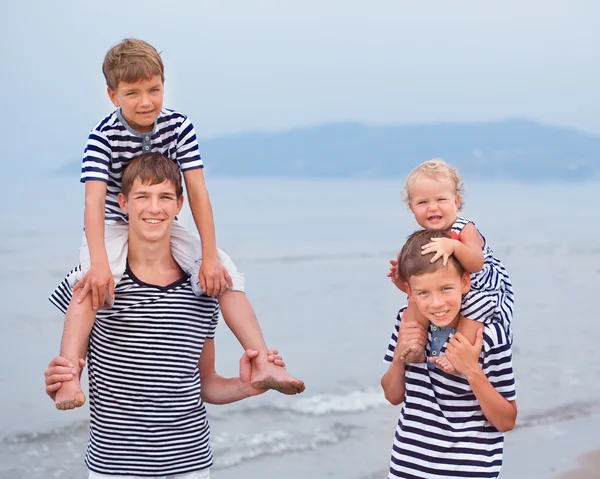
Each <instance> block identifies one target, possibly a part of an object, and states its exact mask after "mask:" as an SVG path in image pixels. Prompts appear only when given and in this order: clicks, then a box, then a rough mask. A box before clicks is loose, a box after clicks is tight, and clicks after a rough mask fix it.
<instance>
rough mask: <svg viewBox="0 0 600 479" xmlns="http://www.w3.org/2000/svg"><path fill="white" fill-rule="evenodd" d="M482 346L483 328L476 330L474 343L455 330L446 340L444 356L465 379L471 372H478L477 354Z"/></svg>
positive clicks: (478, 354)
mask: <svg viewBox="0 0 600 479" xmlns="http://www.w3.org/2000/svg"><path fill="white" fill-rule="evenodd" d="M482 346H483V329H480V330H479V331H478V332H477V336H476V338H475V344H471V343H470V342H469V340H468V339H467V338H465V336H463V335H462V334H461V333H459V332H456V334H455V335H454V336H452V337H451V338H450V340H449V341H448V345H447V346H446V356H448V360H449V361H450V362H451V363H452V365H453V366H454V369H456V371H457V372H458V373H459V374H462V375H463V376H465V377H466V378H467V379H468V378H469V377H470V376H472V375H473V374H478V373H480V372H481V371H482V370H481V367H480V366H479V356H480V355H481V348H482Z"/></svg>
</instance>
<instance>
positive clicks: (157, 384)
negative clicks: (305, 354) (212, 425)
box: [50, 268, 219, 477]
mask: <svg viewBox="0 0 600 479" xmlns="http://www.w3.org/2000/svg"><path fill="white" fill-rule="evenodd" d="M71 296H72V291H71V289H70V288H69V286H68V284H67V282H66V280H65V281H63V282H62V283H61V284H60V285H59V287H58V288H57V289H56V290H55V291H54V293H53V294H52V296H51V298H50V301H51V302H52V303H54V304H55V305H56V306H57V307H58V308H59V309H60V310H61V311H63V312H65V311H66V309H67V307H68V305H69V301H70V300H71ZM218 313H219V307H218V303H217V300H216V299H215V298H210V297H208V296H201V297H200V298H198V297H197V296H195V295H194V293H193V292H192V288H191V285H190V282H189V278H187V277H183V278H181V279H179V280H178V281H175V282H174V283H172V284H170V285H168V286H165V287H159V286H153V285H150V284H146V283H143V282H142V281H140V280H138V279H137V278H136V277H135V276H134V274H133V273H132V272H131V270H130V269H129V268H127V270H126V272H125V275H124V276H123V279H122V280H121V281H120V282H119V284H118V285H117V287H116V288H115V304H114V306H113V308H112V309H110V310H100V311H98V313H97V316H96V320H95V322H94V327H93V329H92V332H91V335H90V343H89V348H88V363H87V364H88V368H89V371H88V373H89V404H90V435H89V441H88V446H87V453H86V457H85V462H86V464H87V466H88V468H89V469H90V470H91V471H94V472H96V473H99V474H113V475H131V476H148V477H151V476H165V475H169V476H170V475H173V474H185V473H190V472H193V471H199V470H202V469H206V468H208V467H210V466H211V465H212V463H213V457H212V452H211V448H210V443H209V435H210V431H209V425H208V420H207V416H206V410H205V407H204V403H203V402H202V399H201V398H200V388H201V385H200V375H199V372H198V360H199V358H200V353H201V352H202V348H203V346H204V341H205V340H206V339H207V338H213V337H214V335H215V328H216V326H217V320H218Z"/></svg>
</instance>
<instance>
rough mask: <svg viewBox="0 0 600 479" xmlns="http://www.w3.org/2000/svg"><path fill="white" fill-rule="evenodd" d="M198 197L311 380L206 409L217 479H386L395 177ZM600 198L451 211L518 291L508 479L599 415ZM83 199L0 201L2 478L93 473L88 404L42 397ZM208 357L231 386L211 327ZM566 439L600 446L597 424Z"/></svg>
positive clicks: (497, 203)
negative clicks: (57, 403)
mask: <svg viewBox="0 0 600 479" xmlns="http://www.w3.org/2000/svg"><path fill="white" fill-rule="evenodd" d="M208 185H209V192H210V195H211V199H212V203H213V209H214V213H215V218H216V220H215V224H216V231H217V241H218V244H219V246H220V247H221V248H222V249H223V250H225V251H226V252H227V253H228V254H229V255H230V256H231V257H232V258H233V259H234V260H235V262H236V264H237V265H238V268H239V269H240V270H242V271H243V272H244V273H245V275H246V284H247V294H248V297H249V299H250V301H251V303H252V305H253V307H254V308H255V310H256V313H257V316H258V318H259V322H260V325H261V327H262V329H263V333H264V336H265V338H266V340H267V343H268V345H269V346H270V347H276V348H278V349H279V350H280V352H281V354H282V355H283V357H284V360H285V362H286V363H287V366H288V370H289V371H290V373H292V374H293V375H295V376H296V377H298V378H301V379H303V380H304V381H305V383H306V391H305V392H304V393H303V394H301V395H298V396H294V397H288V396H283V395H280V394H278V393H275V392H268V393H266V394H263V395H261V396H258V397H255V398H251V399H247V400H244V401H241V402H239V403H235V404H231V405H226V406H209V407H208V411H209V418H210V424H211V429H212V439H211V441H212V446H213V452H214V456H215V465H214V468H213V470H212V475H213V477H215V478H216V479H233V478H239V477H250V478H254V477H261V478H266V479H270V478H281V477H285V478H287V479H299V478H305V477H312V478H315V479H320V478H332V479H342V478H344V479H383V478H385V477H386V475H387V469H388V462H389V456H390V451H391V444H392V438H393V434H394V429H395V426H396V422H397V418H398V414H399V411H400V409H399V407H394V406H391V405H389V404H387V403H386V401H385V399H384V397H383V393H382V391H381V388H380V386H379V381H380V378H381V376H382V374H383V373H384V372H385V370H386V366H385V364H384V363H383V355H384V352H385V350H386V347H387V344H388V340H389V336H390V334H391V332H392V328H393V326H394V320H395V317H396V313H397V311H398V308H399V307H400V306H402V305H403V304H404V303H405V299H406V298H405V296H404V294H403V293H401V292H400V291H398V290H397V289H396V288H395V287H394V286H393V285H392V284H391V282H390V281H389V280H388V278H386V273H387V271H388V267H389V263H388V260H389V259H391V258H393V257H394V256H395V254H396V252H397V251H398V250H399V248H400V247H401V246H402V244H403V241H404V239H405V238H406V236H407V235H408V234H410V233H411V232H412V231H414V230H415V229H417V225H416V223H415V221H414V218H413V217H412V215H411V214H410V212H409V211H408V210H407V208H406V206H405V205H404V204H403V203H402V201H401V188H402V179H401V178H391V179H382V180H379V179H278V178H270V179H232V178H212V177H210V176H209V178H208ZM598 191H600V183H598V182H580V183H571V182H560V181H557V182H552V183H550V182H543V183H542V182H537V183H536V182H510V181H477V180H474V181H467V184H466V196H465V209H464V211H463V215H464V216H466V217H468V218H470V219H472V220H473V221H474V222H475V223H476V225H477V227H478V228H479V229H480V231H481V232H482V234H483V235H484V236H485V237H486V239H487V241H488V243H489V244H490V246H491V247H492V248H493V249H494V251H495V252H496V255H497V256H498V257H499V258H500V259H501V260H502V261H503V262H504V264H505V266H506V268H507V270H508V272H509V274H510V276H511V278H512V281H513V285H514V289H515V293H516V304H515V317H514V322H513V325H514V336H515V340H514V348H513V351H514V368H515V374H516V378H517V391H518V399H517V403H518V408H519V418H518V422H517V428H516V429H515V430H514V431H511V432H509V433H508V434H507V448H506V454H505V464H506V467H507V468H509V470H510V471H511V472H510V475H507V476H506V477H510V478H516V479H519V478H520V477H523V478H528V479H529V478H532V477H534V475H532V474H531V472H526V471H528V470H529V469H528V464H527V460H526V459H525V458H523V455H522V454H521V455H519V453H518V452H519V451H520V450H523V448H525V447H530V448H531V447H532V446H531V445H532V444H533V445H534V446H535V444H536V441H537V439H536V438H535V436H534V437H533V439H532V433H531V432H528V431H535V430H538V429H539V428H540V427H545V428H553V427H555V425H559V424H561V422H563V421H567V420H571V421H572V420H574V419H575V420H580V421H583V422H584V423H585V421H586V419H585V418H587V417H593V416H594V415H596V414H598V413H599V412H600V381H599V380H598V378H600V354H598V351H597V349H596V346H597V345H598V339H597V338H596V330H598V331H600V327H599V324H600V322H599V321H600V314H599V313H598V308H599V302H598V298H599V294H600V293H599V286H600V241H599V239H598V238H599V237H600V208H598V205H599V204H600V203H599V200H598V194H597V192H598ZM83 200H84V191H83V186H81V185H80V184H79V183H78V182H77V178H66V177H53V176H49V177H47V178H30V180H29V182H28V183H27V184H26V185H25V184H20V183H19V182H12V183H10V184H9V183H7V182H6V181H5V182H3V183H2V188H0V214H1V217H2V224H3V226H2V228H1V231H2V233H1V234H0V264H1V268H0V298H1V301H0V331H1V335H0V365H1V366H0V388H1V389H0V391H1V392H2V394H0V478H3V479H4V478H6V479H9V478H10V479H13V478H19V479H20V478H23V479H37V478H64V479H71V478H73V479H75V478H85V477H87V474H86V467H85V464H84V462H83V457H84V454H85V448H86V441H87V433H88V422H87V417H88V410H87V407H83V408H80V409H78V410H75V411H67V412H63V411H57V410H56V409H55V408H54V405H53V403H52V401H50V399H49V398H48V397H47V396H46V395H45V392H44V370H45V368H46V366H47V364H48V362H49V361H50V360H51V359H52V358H53V357H54V356H55V355H56V354H57V353H58V351H59V345H60V336H61V331H62V321H63V317H62V316H61V314H60V313H59V312H58V311H57V310H55V309H54V307H53V306H52V305H51V304H50V303H49V302H48V299H47V297H48V295H49V294H50V293H51V291H52V290H53V288H54V287H55V286H56V285H57V284H58V283H59V282H60V281H61V280H62V278H63V277H64V275H65V273H66V272H67V271H69V270H70V269H71V267H73V266H74V265H75V263H76V261H77V248H78V246H79V244H80V241H81V235H82V221H83ZM190 218H191V217H190V214H189V212H187V211H184V212H183V213H182V216H181V222H182V223H183V224H184V225H186V226H188V227H193V224H192V222H191V220H190ZM599 337H600V336H599ZM216 351H217V371H218V372H219V373H220V374H222V375H224V376H236V375H237V371H238V361H239V358H240V356H241V354H242V350H241V347H240V346H239V344H238V343H237V341H236V339H235V337H234V336H233V334H232V333H231V332H230V331H229V330H228V329H227V327H226V325H225V324H224V322H223V321H221V324H220V325H219V328H218V330H217V336H216ZM536 428H538V429H536ZM540 434H542V433H540ZM544 434H545V433H544ZM578 434H579V435H581V434H583V436H582V437H583V439H584V440H585V438H586V436H585V435H586V434H588V435H589V436H590V438H592V437H597V436H598V435H597V429H595V428H592V429H591V430H588V431H586V430H584V432H580V433H578ZM538 439H541V437H539V438H538ZM513 458H515V459H513ZM517 458H519V459H517ZM529 466H530V464H529ZM535 477H538V476H535ZM539 477H540V478H542V477H550V476H542V475H540V476H539Z"/></svg>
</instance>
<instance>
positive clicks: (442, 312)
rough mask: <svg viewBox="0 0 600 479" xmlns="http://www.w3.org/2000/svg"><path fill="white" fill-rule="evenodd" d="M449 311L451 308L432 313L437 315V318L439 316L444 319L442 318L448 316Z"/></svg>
mask: <svg viewBox="0 0 600 479" xmlns="http://www.w3.org/2000/svg"><path fill="white" fill-rule="evenodd" d="M449 312H450V310H449V309H448V310H446V311H441V312H439V313H431V314H432V316H434V317H436V318H438V319H442V318H444V317H445V316H446V315H447V314H448V313H449Z"/></svg>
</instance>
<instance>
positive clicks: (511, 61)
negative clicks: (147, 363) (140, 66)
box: [0, 0, 600, 171]
mask: <svg viewBox="0 0 600 479" xmlns="http://www.w3.org/2000/svg"><path fill="white" fill-rule="evenodd" d="M2 10H3V15H2V16H3V22H2V23H3V27H2V29H0V53H1V55H2V59H3V62H4V65H3V68H2V69H1V71H0V87H1V88H2V91H3V93H4V94H3V95H2V97H3V98H2V100H1V101H2V107H3V110H4V112H5V115H4V118H1V119H0V128H1V131H2V136H5V135H6V136H5V138H6V139H8V141H5V142H3V143H4V144H5V145H7V144H8V146H7V147H6V146H5V154H8V155H11V156H12V155H16V156H17V157H18V156H21V157H22V156H23V151H24V150H23V145H27V148H26V150H27V152H28V153H27V154H26V155H25V156H26V157H27V159H28V160H29V161H34V162H35V163H36V164H40V165H43V168H47V169H48V171H49V170H51V169H53V168H54V167H56V166H58V165H60V164H63V163H65V162H68V161H71V160H73V159H75V158H78V157H79V156H81V153H82V150H83V146H84V144H85V140H86V137H87V134H88V132H89V130H90V129H91V128H92V127H93V126H94V125H95V124H96V123H97V122H98V121H99V120H100V119H101V118H102V117H103V116H104V115H106V114H107V113H108V112H110V111H111V106H112V105H111V104H110V103H109V101H108V98H107V95H106V85H105V83H104V78H103V76H102V72H101V65H102V60H103V58H104V54H105V53H106V51H107V50H108V49H109V48H110V47H111V46H112V45H114V44H115V43H118V42H119V41H120V40H121V39H123V38H126V37H135V38H141V39H144V40H146V41H148V42H149V43H151V44H152V45H154V46H155V47H156V48H157V49H158V50H159V51H160V52H161V53H162V56H163V60H164V63H165V75H166V82H165V90H166V94H165V106H167V107H169V108H175V109H178V110H180V111H182V112H184V113H186V114H188V115H189V116H190V118H191V119H192V121H193V123H194V125H195V126H196V130H197V132H198V135H199V137H200V138H210V137H215V136H222V135H230V134H236V133H240V132H248V131H265V130H266V131H276V130H286V129H290V128H293V127H297V126H307V125H315V124H322V123H329V122H339V121H344V122H354V121H358V122H362V123H367V124H411V123H437V122H455V121H486V120H493V119H502V118H515V117H521V118H528V119H532V120H536V121H539V122H543V123H549V124H556V125H564V126H568V127H572V128H576V129H579V130H583V131H586V132H588V133H592V134H594V135H600V101H599V99H600V98H599V95H598V85H599V84H600V82H599V80H600V50H598V45H600V20H598V19H599V18H600V4H598V3H597V2H594V1H593V0H588V1H583V0H569V1H564V0H561V1H556V0H527V1H525V2H524V1H522V0H519V1H516V0H506V1H503V2H483V1H481V0H477V1H471V0H465V1H461V0H456V1H452V2H451V1H448V0H427V1H417V0H412V1H408V0H406V1H403V0H395V1H392V0H389V1H388V0H381V1H377V0H373V1H371V2H364V1H354V0H346V1H338V0H320V1H315V0H303V1H296V2H291V1H286V0H254V1H252V2H250V1H247V0H220V1H218V2H216V1H213V2H208V1H202V0H200V1H193V0H180V1H178V2H164V1H160V2H159V1H155V0H145V1H139V0H127V1H122V0H121V1H115V0H106V1H102V2H100V1H96V2H81V1H79V0H65V1H60V2H42V1H39V0H35V1H24V2H10V3H9V4H6V3H5V4H4V5H3V7H2ZM6 148H7V149H6ZM23 161H24V162H25V160H23Z"/></svg>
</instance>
